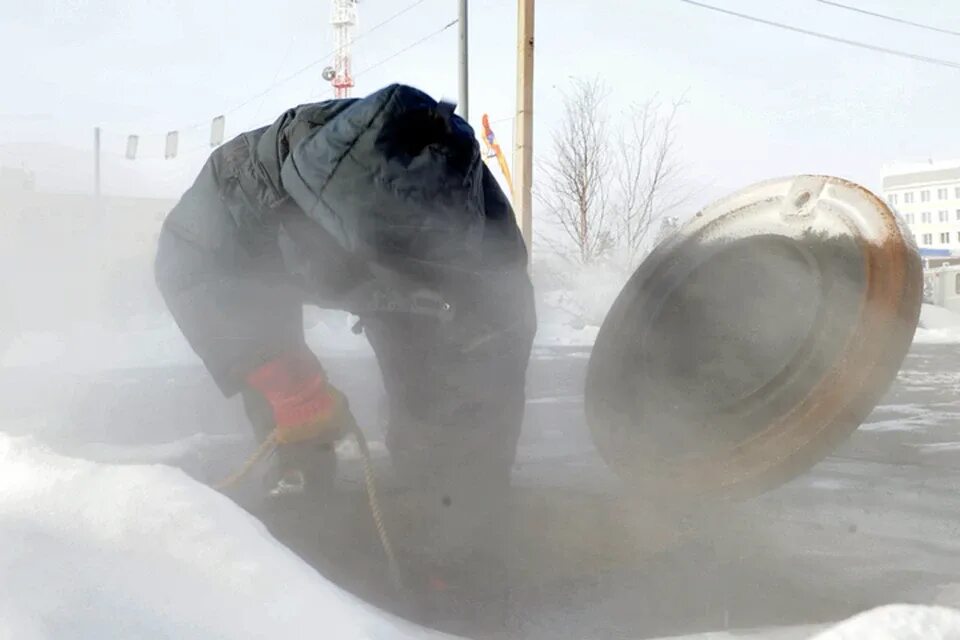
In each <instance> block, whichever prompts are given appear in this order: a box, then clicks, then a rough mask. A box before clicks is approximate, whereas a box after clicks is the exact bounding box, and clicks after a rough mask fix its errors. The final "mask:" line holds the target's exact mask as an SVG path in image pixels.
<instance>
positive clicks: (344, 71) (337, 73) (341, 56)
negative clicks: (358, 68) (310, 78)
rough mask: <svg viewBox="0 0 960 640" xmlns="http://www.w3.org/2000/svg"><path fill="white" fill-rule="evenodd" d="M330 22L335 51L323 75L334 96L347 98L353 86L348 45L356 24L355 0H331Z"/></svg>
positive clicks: (351, 39)
mask: <svg viewBox="0 0 960 640" xmlns="http://www.w3.org/2000/svg"><path fill="white" fill-rule="evenodd" d="M330 24H332V25H333V35H334V41H335V43H336V53H335V54H334V58H333V66H330V67H327V68H326V69H324V70H323V77H324V79H325V80H328V81H329V82H330V84H332V85H333V89H334V96H336V97H337V98H348V97H350V89H352V88H353V72H352V70H351V64H350V63H351V60H350V45H351V43H352V42H353V29H354V27H356V26H357V0H333V14H332V16H331V17H330Z"/></svg>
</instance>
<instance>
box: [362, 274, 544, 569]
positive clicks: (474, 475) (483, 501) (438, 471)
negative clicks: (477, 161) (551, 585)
mask: <svg viewBox="0 0 960 640" xmlns="http://www.w3.org/2000/svg"><path fill="white" fill-rule="evenodd" d="M445 297H446V298H447V299H448V300H450V301H451V302H452V305H453V318H452V319H449V320H447V321H442V320H439V319H437V318H434V317H430V316H423V315H414V314H405V313H383V314H371V315H367V316H362V317H361V321H362V323H363V328H364V332H365V333H366V335H367V338H368V339H369V341H370V344H371V345H372V346H373V349H374V351H375V353H376V356H377V360H378V362H379V365H380V370H381V373H382V376H383V382H384V387H385V388H386V391H387V398H388V403H389V423H388V431H387V447H388V449H389V451H390V457H391V462H392V464H393V467H394V470H395V472H396V474H397V480H398V481H399V483H400V485H401V487H403V488H405V489H409V490H410V492H409V495H411V496H413V499H414V501H415V509H416V512H417V513H419V514H421V515H422V519H421V520H420V522H419V525H420V529H421V530H420V532H419V535H418V536H417V540H418V543H417V544H418V546H419V549H417V551H418V552H419V554H422V555H421V557H422V558H423V560H424V561H425V562H426V563H427V564H430V563H433V562H435V563H437V564H438V565H439V566H441V567H448V568H449V569H450V570H452V571H454V572H456V566H457V565H458V564H460V563H462V562H465V561H466V560H467V559H468V558H477V559H479V558H484V557H491V560H492V559H493V557H496V556H499V555H500V554H501V553H502V550H503V549H502V543H503V542H504V538H503V536H504V535H505V533H506V529H507V526H508V523H507V522H506V518H507V510H506V506H507V499H508V497H509V496H508V492H509V487H510V471H511V468H512V466H513V463H514V458H515V455H516V447H517V440H518V438H519V435H520V427H521V423H522V421H523V413H524V405H525V379H526V370H527V363H528V361H529V358H530V349H531V346H532V343H533V334H534V332H535V330H536V316H535V311H534V304H533V290H532V286H531V284H530V281H529V278H528V276H527V274H526V272H524V271H508V272H499V273H498V274H496V275H495V276H491V274H484V275H480V276H477V275H474V276H472V277H465V278H464V280H463V281H462V282H461V283H460V284H459V286H455V287H453V290H452V291H450V292H449V293H448V295H447V296H445ZM494 564H496V563H494ZM469 565H470V566H471V568H470V569H465V570H466V571H468V572H469V573H470V574H471V575H475V574H476V567H477V563H475V562H469ZM453 579H454V580H456V579H457V577H456V576H454V577H453Z"/></svg>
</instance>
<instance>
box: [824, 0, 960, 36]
mask: <svg viewBox="0 0 960 640" xmlns="http://www.w3.org/2000/svg"><path fill="white" fill-rule="evenodd" d="M817 2H819V3H820V4H826V5H829V6H831V7H836V8H837V9H844V10H846V11H853V12H855V13H862V14H863V15H865V16H872V17H874V18H880V19H881V20H889V21H890V22H896V23H899V24H905V25H909V26H911V27H916V28H918V29H927V30H928V31H936V32H937V33H945V34H947V35H951V36H960V31H953V30H952V29H944V28H942V27H935V26H933V25H932V24H923V23H921V22H914V21H913V20H906V19H904V18H898V17H896V16H891V15H887V14H885V13H877V12H876V11H869V10H867V9H861V8H860V7H854V6H852V5H849V4H843V3H841V2H833V0H817Z"/></svg>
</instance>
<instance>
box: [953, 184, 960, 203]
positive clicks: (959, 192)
mask: <svg viewBox="0 0 960 640" xmlns="http://www.w3.org/2000/svg"><path fill="white" fill-rule="evenodd" d="M953 197H954V198H956V199H958V200H960V187H954V188H953Z"/></svg>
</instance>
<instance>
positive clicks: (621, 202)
mask: <svg viewBox="0 0 960 640" xmlns="http://www.w3.org/2000/svg"><path fill="white" fill-rule="evenodd" d="M608 93H609V92H608V89H607V87H606V85H605V84H604V83H603V82H602V81H600V80H599V79H593V80H582V79H575V80H574V81H573V83H572V88H571V89H570V91H569V92H567V93H565V94H564V98H563V108H564V109H563V118H562V119H561V121H560V124H559V126H558V127H557V129H556V130H555V131H554V133H553V146H552V148H551V152H550V155H549V159H548V160H546V161H545V162H543V164H542V165H541V169H540V172H539V175H540V176H541V179H540V180H539V185H538V189H537V191H536V195H537V199H538V201H539V202H540V204H541V206H543V208H544V210H545V212H546V213H547V214H548V215H549V216H551V217H552V218H553V219H554V220H555V221H556V222H557V223H558V226H559V229H560V230H561V232H562V233H561V236H562V238H563V241H564V243H563V245H561V246H559V247H558V246H557V243H556V242H553V243H551V244H554V246H555V247H557V248H558V253H559V254H560V255H562V256H565V257H572V258H574V259H575V260H576V261H577V262H579V263H580V264H591V263H594V262H597V261H598V260H601V259H603V258H605V257H607V256H608V255H609V254H610V253H611V251H612V250H613V249H614V248H615V247H616V246H617V245H618V243H619V244H620V246H621V247H622V248H623V250H624V253H625V255H626V257H627V260H628V262H629V265H628V266H629V267H631V268H632V267H634V266H635V264H636V262H637V261H639V260H640V259H641V258H642V257H643V256H644V255H645V254H646V251H647V250H648V249H649V245H650V244H651V242H652V238H651V237H650V236H651V233H650V230H651V228H652V226H653V224H654V223H655V221H656V220H657V219H659V218H660V217H662V216H663V215H664V214H665V213H668V212H670V211H671V210H672V209H674V208H676V207H677V206H678V205H679V204H681V203H682V202H683V200H685V197H684V196H683V195H681V194H680V192H679V189H678V187H679V185H678V184H677V183H678V181H679V175H680V166H679V164H678V163H677V162H676V159H675V156H676V152H677V149H676V128H675V122H676V116H677V112H678V110H679V109H680V107H681V106H682V105H683V100H682V99H681V100H677V101H675V102H673V103H671V104H670V105H668V106H664V105H663V104H662V103H661V102H660V101H658V100H656V99H653V100H650V101H648V102H645V103H643V104H640V105H634V106H632V107H630V108H629V109H628V110H627V111H626V113H625V114H624V115H623V119H622V121H618V122H617V125H618V126H617V127H616V129H615V130H613V131H612V130H611V127H610V119H609V116H608V112H607V108H606V99H607V96H608ZM544 239H545V240H548V241H549V239H548V238H544Z"/></svg>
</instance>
